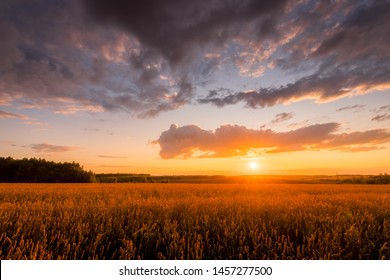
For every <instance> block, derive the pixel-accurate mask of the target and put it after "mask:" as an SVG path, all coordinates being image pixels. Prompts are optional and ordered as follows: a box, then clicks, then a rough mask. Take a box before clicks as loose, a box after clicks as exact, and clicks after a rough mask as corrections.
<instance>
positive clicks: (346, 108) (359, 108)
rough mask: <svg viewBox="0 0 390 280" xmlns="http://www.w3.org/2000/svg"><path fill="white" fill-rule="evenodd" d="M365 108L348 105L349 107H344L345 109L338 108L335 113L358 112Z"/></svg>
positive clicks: (363, 106)
mask: <svg viewBox="0 0 390 280" xmlns="http://www.w3.org/2000/svg"><path fill="white" fill-rule="evenodd" d="M365 107H366V105H358V104H356V105H350V106H345V107H341V108H338V109H337V110H336V111H337V112H341V111H347V110H353V111H354V112H360V111H361V110H363V109H364V108H365Z"/></svg>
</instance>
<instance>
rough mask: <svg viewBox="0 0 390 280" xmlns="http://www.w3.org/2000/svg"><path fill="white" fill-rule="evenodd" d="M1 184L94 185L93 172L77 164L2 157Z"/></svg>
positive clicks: (0, 164) (0, 163) (0, 166)
mask: <svg viewBox="0 0 390 280" xmlns="http://www.w3.org/2000/svg"><path fill="white" fill-rule="evenodd" d="M0 182H1V183H92V182H96V179H95V175H94V174H93V172H92V171H85V170H84V169H83V167H82V166H80V164H78V163H76V162H72V163H69V162H64V163H61V162H60V163H56V162H53V161H46V160H44V159H36V158H31V159H27V158H24V159H13V158H11V157H7V158H4V157H0Z"/></svg>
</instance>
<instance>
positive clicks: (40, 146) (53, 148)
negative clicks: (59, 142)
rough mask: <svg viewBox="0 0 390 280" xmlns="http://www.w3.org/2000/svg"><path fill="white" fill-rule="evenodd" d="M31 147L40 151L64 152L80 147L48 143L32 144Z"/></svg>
mask: <svg viewBox="0 0 390 280" xmlns="http://www.w3.org/2000/svg"><path fill="white" fill-rule="evenodd" d="M30 147H31V149H33V150H34V151H35V152H38V153H64V152H70V151H75V150H78V149H79V148H78V147H67V146H56V145H51V144H47V143H41V144H32V145H30Z"/></svg>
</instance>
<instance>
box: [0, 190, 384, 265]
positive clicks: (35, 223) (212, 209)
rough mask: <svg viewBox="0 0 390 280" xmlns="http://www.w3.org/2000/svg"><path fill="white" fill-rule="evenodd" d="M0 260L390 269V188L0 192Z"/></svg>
mask: <svg viewBox="0 0 390 280" xmlns="http://www.w3.org/2000/svg"><path fill="white" fill-rule="evenodd" d="M0 244H1V250H0V259H34V260H35V259H72V260H78V259H170V260H172V259H191V260H193V259H223V260H226V259H390V186H389V185H381V186H378V185H375V186H374V185H369V186H368V185H336V184H329V185H326V184H301V185H300V184H239V185H238V184H0Z"/></svg>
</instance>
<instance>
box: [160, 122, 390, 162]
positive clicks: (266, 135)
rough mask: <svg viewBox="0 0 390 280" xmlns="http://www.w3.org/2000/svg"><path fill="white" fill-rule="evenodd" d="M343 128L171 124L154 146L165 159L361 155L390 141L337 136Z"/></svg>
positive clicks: (365, 134)
mask: <svg viewBox="0 0 390 280" xmlns="http://www.w3.org/2000/svg"><path fill="white" fill-rule="evenodd" d="M339 126H340V125H339V124H338V123H324V124H315V125H309V126H305V127H302V128H299V129H296V130H291V131H287V132H276V131H273V130H269V129H266V130H264V129H259V130H254V129H249V128H246V127H244V126H237V125H224V126H221V127H219V128H217V129H216V130H215V131H207V130H204V129H202V128H200V127H198V126H196V125H187V126H182V127H178V126H176V125H171V127H170V128H169V129H168V130H166V131H164V132H162V133H161V135H160V137H159V139H157V140H156V141H154V144H159V145H160V147H161V150H160V156H161V158H164V159H169V158H180V157H181V158H189V157H194V156H196V157H235V156H246V155H249V154H251V153H281V152H291V151H304V150H321V149H335V150H342V151H350V152H354V151H355V152H357V151H368V150H375V149H379V148H381V147H378V146H376V145H377V144H381V143H388V142H390V132H388V131H387V130H384V129H374V130H367V131H357V132H351V133H337V130H338V128H339Z"/></svg>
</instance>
